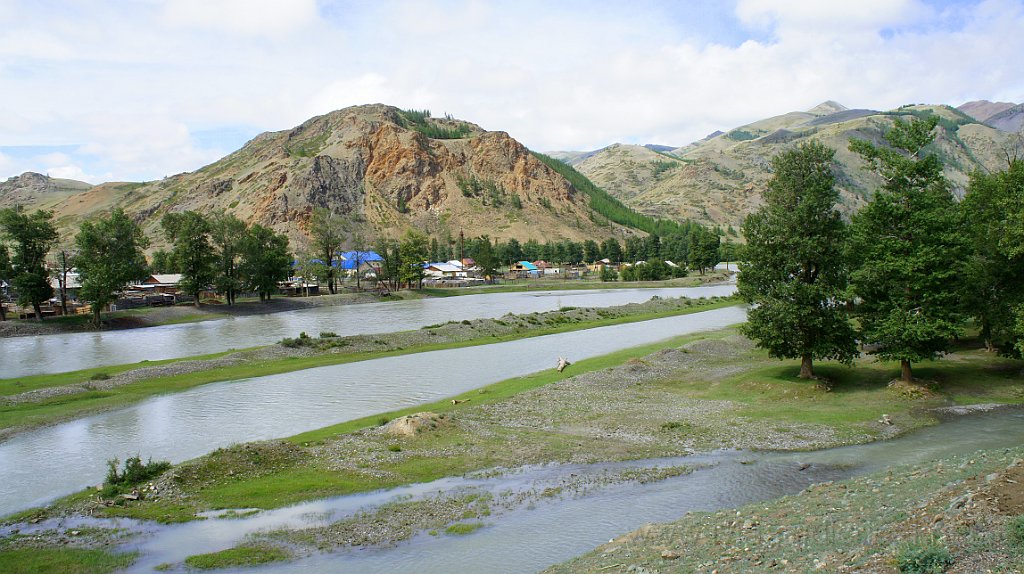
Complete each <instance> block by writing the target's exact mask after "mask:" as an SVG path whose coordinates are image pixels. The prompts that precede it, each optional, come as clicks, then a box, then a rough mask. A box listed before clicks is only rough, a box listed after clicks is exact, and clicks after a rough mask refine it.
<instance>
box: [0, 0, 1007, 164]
mask: <svg viewBox="0 0 1024 574" xmlns="http://www.w3.org/2000/svg"><path fill="white" fill-rule="evenodd" d="M12 2H13V4H12ZM12 5H13V6H14V8H15V9H16V11H17V12H18V13H19V18H18V20H17V21H18V26H17V27H16V28H13V29H12V31H9V32H7V33H5V34H4V35H2V36H0V83H2V84H3V85H4V88H5V91H4V98H3V102H2V104H0V108H2V109H0V145H7V146H13V145H55V144H69V143H73V144H76V145H80V146H81V147H80V149H79V150H78V151H77V152H75V153H72V154H69V155H70V158H69V161H68V162H67V164H68V165H77V166H79V167H80V168H81V169H82V171H83V173H86V174H101V175H102V174H107V173H109V174H112V177H114V178H116V179H131V178H149V179H155V178H159V177H162V176H164V175H169V174H172V173H176V172H179V171H185V170H194V169H197V168H199V167H200V166H201V165H203V164H204V163H208V162H210V161H213V160H215V159H217V158H218V157H219V156H220V155H221V154H223V152H226V151H230V150H211V149H205V148H202V147H200V146H199V145H198V144H196V143H195V141H194V138H193V137H192V134H193V133H196V132H200V131H209V130H216V129H220V128H233V127H241V126H244V127H245V129H246V130H281V129H288V128H291V127H293V126H295V125H297V124H298V123H300V122H302V121H304V120H305V119H307V118H309V117H310V116H313V115H316V114H322V113H326V112H329V111H331V110H334V109H338V108H341V107H345V106H348V105H354V104H366V103H376V102H381V103H389V104H394V105H398V106H400V107H406V108H412V107H415V108H428V109H431V110H432V111H433V112H434V113H435V114H437V115H440V114H442V113H445V112H448V113H451V114H453V115H455V116H456V117H460V118H463V119H466V120H469V121H473V122H475V123H478V124H480V125H482V126H483V127H484V128H486V129H492V130H503V131H508V132H509V133H511V134H512V135H513V136H514V137H517V138H518V139H520V140H521V141H523V142H524V143H525V144H527V145H528V146H530V147H532V148H534V149H539V150H550V149H592V148H596V147H600V146H604V145H607V144H610V143H613V142H615V141H627V142H634V143H647V142H654V143H665V144H675V145H682V144H685V143H687V142H690V141H693V140H695V139H699V138H701V137H703V136H705V135H706V134H708V133H709V132H711V131H713V130H715V129H729V128H732V127H736V126H738V125H741V124H743V123H747V122H749V121H753V120H756V119H760V118H763V117H766V116H770V115H775V114H780V113H785V112H787V111H791V110H794V109H806V108H809V107H811V106H813V105H815V104H817V103H819V102H821V101H823V100H826V99H834V100H837V101H840V102H842V103H844V104H846V105H848V106H851V107H872V108H890V107H895V106H898V105H900V104H904V103H908V102H935V103H950V104H954V105H956V104H959V103H962V102H963V101H967V100H970V99H978V98H988V99H1002V100H1012V101H1017V102H1020V101H1024V61H1022V59H1020V58H1015V57H1013V56H1012V55H1013V54H1017V53H1022V52H1024V35H1022V34H1020V33H1019V31H1020V30H1022V29H1024V2H1022V1H1021V0H987V1H985V2H982V3H980V4H971V5H968V6H966V7H962V6H960V5H948V6H947V7H944V8H941V9H939V8H935V7H933V5H932V4H926V3H924V0H894V1H883V0H864V1H861V2H845V3H837V2H820V1H812V0H799V1H796V2H781V1H768V0H739V1H738V3H737V4H735V5H734V8H735V10H734V12H730V11H731V10H733V5H730V4H728V3H716V2H707V3H704V4H703V6H704V9H706V10H712V9H713V10H719V11H721V14H719V16H720V17H719V18H713V19H710V20H707V22H711V24H706V22H704V21H702V25H704V24H706V25H704V27H703V28H701V29H700V30H695V28H694V27H695V26H696V24H692V23H690V20H689V18H690V13H691V12H693V10H692V6H691V5H683V4H682V3H649V4H645V3H640V4H635V5H628V6H627V5H626V3H615V2H609V3H597V4H595V3H592V2H584V1H582V0H567V1H566V2H559V3H541V2H540V1H539V0H535V1H530V0H526V1H524V2H522V3H520V2H516V3H507V2H497V1H492V2H488V1H482V0H481V1H472V0H465V1H463V0H435V1H431V2H421V1H404V0H380V1H377V2H356V3H342V2H336V1H333V0H321V1H320V2H319V3H317V2H315V1H314V0H303V1H295V2H286V1H280V2H250V1H245V0H223V1H203V0H174V1H167V2H164V1H156V0H154V1H151V2H144V3H143V2H140V3H131V4H128V5H123V4H118V5H112V4H110V3H107V2H103V1H101V0H82V2H79V3H73V4H69V5H68V7H67V10H62V11H60V12H59V13H57V12H55V11H52V10H51V11H47V10H46V9H45V7H38V5H37V4H36V3H33V2H31V1H30V0H22V1H21V2H14V0H0V19H2V18H3V13H4V8H5V7H8V6H12ZM47 12H49V13H47ZM539 14H542V16H543V17H540V16H539ZM723 23H724V24H723ZM727 25H731V26H732V28H726V27H724V26H727ZM716 26H717V27H716ZM19 38H20V40H19ZM708 38H711V39H712V41H710V42H709V41H708ZM719 38H720V39H721V40H716V39H719ZM737 38H739V39H741V40H742V39H743V38H746V41H737ZM69 47H70V48H69ZM16 163H17V164H18V165H19V166H21V165H24V164H23V163H22V160H21V159H19V160H18V162H16ZM10 164H11V162H10V161H8V162H7V164H4V163H0V169H3V170H4V171H6V173H5V172H4V171H0V177H4V176H6V175H10V174H11V173H10V167H7V168H5V167H4V166H5V165H7V166H10ZM33 165H35V168H34V169H36V170H37V171H38V170H41V169H44V168H46V167H47V164H46V163H45V162H41V160H40V161H39V163H37V164H33ZM62 165H63V164H62Z"/></svg>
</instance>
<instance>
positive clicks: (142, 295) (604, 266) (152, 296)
mask: <svg viewBox="0 0 1024 574" xmlns="http://www.w3.org/2000/svg"><path fill="white" fill-rule="evenodd" d="M382 261H383V258H382V257H381V256H380V255H379V254H377V253H376V252H374V251H344V252H339V253H338V254H337V259H335V260H334V261H333V262H332V266H333V267H334V268H335V269H336V270H337V271H338V272H339V274H338V278H339V280H340V287H341V289H342V290H343V291H344V292H364V291H365V292H377V293H379V294H383V295H387V294H388V289H387V287H386V285H385V284H384V283H383V282H378V281H377V277H378V276H379V275H381V269H380V266H381V263H382ZM313 262H314V263H319V261H318V260H313ZM646 263H647V262H646V261H637V262H635V263H615V262H612V261H611V260H610V259H607V258H605V259H600V260H597V261H595V262H593V263H579V264H568V263H552V262H549V261H545V260H537V261H532V262H531V261H516V262H512V263H510V264H508V265H505V266H502V267H501V268H499V269H498V270H497V274H496V275H493V276H492V275H486V274H485V273H484V271H483V269H482V268H481V267H480V266H479V265H477V263H476V262H475V261H474V260H473V259H472V258H470V257H466V258H463V259H461V260H460V259H452V260H449V261H439V262H430V261H424V262H423V264H422V265H423V271H422V281H421V282H419V283H418V284H417V285H416V287H426V288H464V287H473V286H480V285H524V284H525V285H531V286H537V287H539V288H543V287H545V286H550V287H555V286H556V285H553V284H552V281H554V280H561V281H594V282H597V281H604V282H607V281H615V280H618V278H619V273H620V271H621V270H623V269H628V268H631V267H636V266H642V265H646ZM658 263H659V264H661V263H663V264H664V265H665V266H667V267H668V268H671V269H679V270H680V271H681V273H682V274H683V275H685V267H680V266H679V265H677V264H675V263H673V262H672V261H664V262H658ZM48 271H49V272H50V277H51V279H50V285H51V287H52V288H53V293H54V296H53V297H51V298H50V299H49V300H48V301H46V302H45V303H44V304H43V305H42V306H41V312H42V316H43V317H59V316H68V315H88V314H90V313H92V306H91V305H90V303H89V302H88V301H85V300H82V299H80V297H79V290H80V289H81V287H82V285H81V283H80V281H79V275H78V273H77V271H76V270H75V269H74V268H73V267H72V268H61V267H59V266H56V267H49V268H48ZM292 272H293V275H292V276H290V277H288V279H286V280H284V281H279V282H278V283H277V289H278V293H277V294H278V295H280V296H284V297H317V296H320V295H324V294H327V292H328V291H327V288H326V285H325V282H324V281H322V280H320V279H318V278H317V277H316V276H315V275H314V274H313V273H307V274H305V275H308V276H304V274H303V273H302V269H301V265H300V262H299V261H298V260H295V261H293V263H292ZM675 276H680V274H679V273H676V274H675ZM181 280H182V274H181V273H151V274H149V275H148V276H147V277H146V278H145V279H143V280H141V281H138V282H136V283H132V284H130V285H127V286H126V287H125V289H124V290H123V291H122V292H121V293H120V294H119V296H118V298H117V300H116V301H115V302H113V303H111V304H110V305H109V307H108V308H106V309H103V310H102V311H111V312H113V311H124V310H128V309H137V308H140V307H161V306H169V305H178V304H194V303H195V299H194V298H193V297H192V296H191V295H189V294H187V293H185V292H183V291H182V289H181V288H180V286H179V284H180V282H181ZM221 295H222V294H220V293H218V292H217V291H216V290H215V289H214V287H213V286H212V285H211V286H210V287H209V289H207V290H204V291H202V292H200V294H199V299H200V303H202V304H210V305H218V304H222V303H223V301H222V298H221ZM15 296H16V294H15V293H14V292H13V289H12V287H11V286H10V285H9V284H8V283H7V282H5V281H3V280H0V305H2V306H3V308H4V311H5V312H6V316H7V317H10V318H16V319H23V320H27V319H33V318H34V316H35V313H34V311H33V309H32V308H31V307H28V306H26V307H22V306H19V305H17V304H16V303H15V302H14V299H15ZM255 296H256V294H255V293H242V294H241V297H242V298H243V299H244V298H246V297H255Z"/></svg>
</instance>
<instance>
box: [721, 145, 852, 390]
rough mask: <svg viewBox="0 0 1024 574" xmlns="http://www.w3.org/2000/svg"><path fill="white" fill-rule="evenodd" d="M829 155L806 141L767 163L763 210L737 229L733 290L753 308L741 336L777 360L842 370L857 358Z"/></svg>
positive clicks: (807, 368)
mask: <svg viewBox="0 0 1024 574" xmlns="http://www.w3.org/2000/svg"><path fill="white" fill-rule="evenodd" d="M834 157H835V150H833V149H830V148H828V147H826V146H824V145H822V144H821V143H818V142H810V143H807V144H803V145H800V146H799V147H797V148H796V149H792V150H788V151H784V152H782V153H780V154H779V155H777V156H775V157H774V158H772V170H773V172H774V174H773V176H772V179H771V181H769V183H768V190H767V191H766V192H765V194H764V200H765V204H764V206H763V207H761V209H759V210H758V211H757V212H756V213H753V214H751V215H749V216H748V217H747V219H746V220H745V221H744V223H743V235H744V236H745V237H746V238H747V253H746V258H745V261H744V263H743V264H742V268H741V269H742V273H740V274H739V277H738V279H737V284H738V288H739V293H740V295H741V296H742V297H743V298H744V299H745V300H746V301H747V302H748V303H751V304H754V305H755V306H754V307H752V308H751V309H750V311H749V312H748V313H747V323H746V324H745V325H743V327H742V328H741V329H742V332H743V333H744V334H745V335H746V336H748V337H750V338H751V339H753V340H755V341H756V342H757V346H759V347H761V348H763V349H766V350H767V351H768V354H769V356H772V357H775V358H778V359H800V378H803V379H808V378H812V377H814V360H815V359H819V360H820V359H835V360H838V361H842V362H846V363H849V362H851V361H852V360H853V358H854V356H856V354H857V348H856V343H855V339H854V330H853V327H852V326H851V325H850V322H849V319H848V316H847V312H846V308H845V305H844V300H843V292H844V290H845V289H846V287H847V284H848V281H849V272H848V268H847V264H846V261H845V257H844V247H845V243H846V240H847V228H846V225H845V223H844V222H843V220H842V217H841V216H840V214H839V212H838V211H836V203H837V202H838V200H839V193H838V192H837V191H836V189H835V177H834V176H833V173H832V160H833V158H834Z"/></svg>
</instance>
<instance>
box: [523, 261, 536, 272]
mask: <svg viewBox="0 0 1024 574" xmlns="http://www.w3.org/2000/svg"><path fill="white" fill-rule="evenodd" d="M519 265H520V266H521V267H522V268H523V269H526V270H527V271H536V270H537V266H536V265H534V264H533V263H530V262H529V261H520V262H519Z"/></svg>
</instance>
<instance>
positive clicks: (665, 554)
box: [661, 550, 679, 560]
mask: <svg viewBox="0 0 1024 574" xmlns="http://www.w3.org/2000/svg"><path fill="white" fill-rule="evenodd" d="M661 557H662V558H664V559H665V560H678V559H679V554H678V553H676V552H673V551H671V550H662V551H661Z"/></svg>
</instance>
